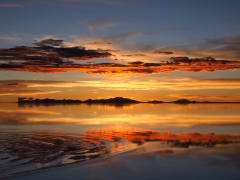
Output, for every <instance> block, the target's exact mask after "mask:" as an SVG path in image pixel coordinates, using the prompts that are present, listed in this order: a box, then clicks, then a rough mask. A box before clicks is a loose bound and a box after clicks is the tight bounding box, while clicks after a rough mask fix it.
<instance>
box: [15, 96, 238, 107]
mask: <svg viewBox="0 0 240 180" xmlns="http://www.w3.org/2000/svg"><path fill="white" fill-rule="evenodd" d="M17 103H18V104H19V105H25V104H28V105H57V104H63V105H68V104H88V105H93V104H103V105H104V104H106V105H114V106H125V105H130V104H139V103H148V104H161V103H174V104H196V103H199V104H200V103H201V104H239V103H240V102H209V101H190V100H188V99H179V100H176V101H170V102H165V101H158V100H153V101H145V102H144V101H137V100H133V99H129V98H123V97H115V98H109V99H88V100H85V101H82V100H73V99H61V100H58V99H49V98H46V99H33V98H25V97H19V98H18V102H17Z"/></svg>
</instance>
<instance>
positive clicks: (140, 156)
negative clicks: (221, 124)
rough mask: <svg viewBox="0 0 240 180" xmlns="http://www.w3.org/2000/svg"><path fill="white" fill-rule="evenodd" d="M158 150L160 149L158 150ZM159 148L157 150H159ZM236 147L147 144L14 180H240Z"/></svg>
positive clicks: (237, 148)
mask: <svg viewBox="0 0 240 180" xmlns="http://www.w3.org/2000/svg"><path fill="white" fill-rule="evenodd" d="M160 146H161V148H160ZM159 148H160V149H159ZM239 148H240V145H239V144H232V145H217V146H216V147H214V148H203V147H192V148H188V149H185V148H174V149H169V148H168V147H162V145H159V143H154V142H153V143H147V144H145V145H144V146H142V147H140V148H138V149H136V150H134V151H130V152H125V153H121V154H118V155H116V156H112V157H110V158H105V159H98V160H93V161H91V162H86V163H77V164H72V165H68V166H64V167H57V168H50V169H45V170H39V171H35V172H33V173H31V174H26V175H21V176H16V177H11V178H9V179H13V180H32V179H34V180H42V179H44V180H52V179H62V180H78V179H86V180H92V179H96V180H109V179H110V180H111V179H113V180H123V179H131V180H132V179H139V180H141V179H143V180H145V179H146V180H147V179H156V180H157V179H168V180H172V179H173V180H175V179H197V180H198V179H199V180H200V179H211V180H213V179H218V180H219V179H221V180H225V179H226V180H235V179H236V180H237V179H239V178H240V171H239V170H240V163H239V162H240V161H239V158H240V156H239V152H238V150H239Z"/></svg>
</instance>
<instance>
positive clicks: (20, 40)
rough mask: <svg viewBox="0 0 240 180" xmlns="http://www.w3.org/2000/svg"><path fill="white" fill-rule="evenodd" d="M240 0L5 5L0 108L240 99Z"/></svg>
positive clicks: (0, 14)
mask: <svg viewBox="0 0 240 180" xmlns="http://www.w3.org/2000/svg"><path fill="white" fill-rule="evenodd" d="M239 8H240V2H239V1H238V0H221V1H219V0H201V1H199V0H181V1H179V0H51V1H50V0H21V1H20V0H1V2H0V22H1V28H0V101H1V102H14V101H16V100H17V97H19V96H24V97H34V98H56V99H64V98H71V99H82V100H85V99H88V98H94V99H98V98H110V97H116V96H122V97H128V98H133V99H136V100H164V101H172V100H176V99H181V98H187V99H191V100H199V101H205V100H207V101H240V91H239V90H240V71H239V69H240V33H239V32H240V23H239V19H240V12H239Z"/></svg>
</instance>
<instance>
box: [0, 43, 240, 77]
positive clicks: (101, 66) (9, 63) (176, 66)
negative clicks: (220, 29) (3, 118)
mask: <svg viewBox="0 0 240 180" xmlns="http://www.w3.org/2000/svg"><path fill="white" fill-rule="evenodd" d="M219 43H220V42H219ZM35 44H36V45H37V46H35V47H27V46H21V47H15V48H10V49H0V70H5V71H26V72H45V73H50V72H68V71H86V72H90V73H160V72H172V71H183V72H199V71H210V72H211V71H217V70H239V69H240V61H231V60H215V59H214V58H212V57H207V58H188V57H172V58H171V59H170V61H162V62H161V63H151V62H147V63H145V62H142V61H134V62H129V63H128V64H119V63H112V62H104V63H102V62H101V63H96V62H94V63H93V62H91V63H80V61H79V62H77V61H74V60H91V59H97V58H107V57H111V54H110V53H109V52H108V51H103V50H86V49H85V48H83V47H64V42H63V41H62V40H58V39H45V40H42V41H39V42H37V43H35ZM233 44H237V43H233ZM164 53H165V52H164Z"/></svg>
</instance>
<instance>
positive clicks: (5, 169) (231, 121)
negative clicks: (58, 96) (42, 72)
mask: <svg viewBox="0 0 240 180" xmlns="http://www.w3.org/2000/svg"><path fill="white" fill-rule="evenodd" d="M0 141H1V145H0V170H1V172H0V177H14V176H16V175H18V176H17V177H18V178H19V177H21V176H20V175H23V174H28V173H29V172H35V171H36V170H38V169H47V168H50V167H51V169H56V170H57V169H58V168H56V167H57V166H63V165H65V167H67V165H68V166H69V164H73V163H76V164H81V163H86V162H89V161H91V162H94V161H95V160H101V161H100V162H99V161H98V162H96V163H94V164H95V166H94V167H92V166H90V167H89V165H86V166H85V169H86V171H93V172H95V173H96V174H99V173H100V174H101V175H102V176H104V170H103V169H104V168H105V169H106V166H108V165H106V164H109V163H110V164H113V166H112V167H111V168H110V170H111V171H114V172H115V173H109V174H108V175H107V176H110V177H105V176H104V177H105V178H107V179H109V178H110V179H112V178H114V177H115V176H116V175H117V174H119V177H122V178H129V179H131V178H138V179H144V178H146V177H149V178H150V177H151V176H148V174H149V172H150V171H151V170H153V169H158V168H161V171H157V170H156V171H155V170H153V171H154V173H155V174H154V177H158V174H156V173H159V176H160V173H163V172H170V171H173V169H172V168H174V171H176V173H177V172H178V170H179V173H180V169H182V168H183V167H184V168H185V170H186V171H187V169H191V168H192V169H193V170H194V171H195V175H197V174H199V175H201V177H204V173H207V171H208V169H212V171H214V172H216V173H217V172H218V171H220V172H221V173H223V174H225V176H220V177H226V178H229V179H239V178H240V171H239V170H240V169H239V168H240V164H239V162H240V161H239V160H240V151H239V143H240V105H239V104H188V105H177V104H137V105H129V106H107V105H106V106H103V105H91V106H89V105H84V104H81V105H67V106H64V105H55V106H21V107H19V106H18V105H17V104H13V103H1V104H0ZM123 152H124V153H127V155H126V154H124V155H123V157H122V155H121V154H122V153H123ZM115 155H120V157H118V158H117V159H116V157H115ZM124 156H127V157H128V160H126V159H124ZM121 157H122V158H121ZM106 158H107V160H106ZM114 159H115V160H114ZM112 161H113V162H112ZM122 163H126V164H129V163H130V164H131V165H129V166H131V168H130V167H129V168H130V172H131V173H132V175H130V176H126V177H124V172H125V170H124V168H123V169H122V168H120V166H121V164H122ZM140 164H142V166H141V165H140ZM193 164H195V166H194V165H193ZM133 167H135V168H133ZM142 168H144V170H143V169H142ZM41 171H44V170H41ZM82 171H83V170H82ZM102 171H103V172H102ZM128 171H129V170H128ZM140 171H141V173H140V174H142V175H139V173H134V172H140ZM38 173H39V172H38ZM53 173H54V171H53ZM75 173H76V174H75V175H74V176H73V179H74V178H77V177H80V176H81V175H83V174H84V172H81V173H82V174H81V173H80V174H78V173H77V172H75ZM221 173H219V174H221ZM111 174H112V176H111ZM191 174H192V176H191ZM43 175H44V173H43ZM190 176H191V177H192V178H193V177H194V173H190V172H188V174H186V175H184V174H183V175H182V178H187V177H188V178H190ZM206 176H207V175H206ZM23 177H25V178H27V176H23ZM29 177H30V176H29ZM154 177H152V178H154ZM164 177H165V178H167V179H171V177H172V176H171V174H169V175H168V174H166V173H165V174H164ZM217 177H219V176H216V175H215V176H213V175H212V177H211V179H217ZM233 177H234V178H233ZM85 178H86V179H91V177H90V176H87V174H86V175H85ZM209 179H210V178H209Z"/></svg>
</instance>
